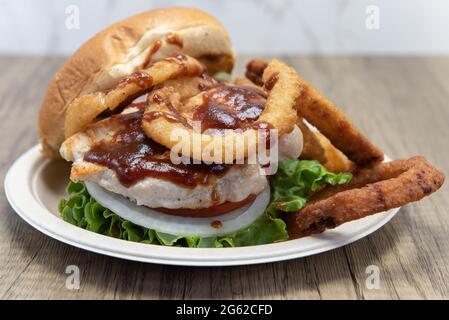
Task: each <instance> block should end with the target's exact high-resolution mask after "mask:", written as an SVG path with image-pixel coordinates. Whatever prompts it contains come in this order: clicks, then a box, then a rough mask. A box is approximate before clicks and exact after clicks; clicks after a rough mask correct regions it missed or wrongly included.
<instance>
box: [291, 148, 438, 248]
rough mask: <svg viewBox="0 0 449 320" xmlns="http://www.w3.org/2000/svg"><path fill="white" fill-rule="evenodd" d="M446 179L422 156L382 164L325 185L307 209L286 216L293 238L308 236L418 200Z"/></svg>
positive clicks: (436, 188) (433, 190)
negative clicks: (345, 180)
mask: <svg viewBox="0 0 449 320" xmlns="http://www.w3.org/2000/svg"><path fill="white" fill-rule="evenodd" d="M443 182H444V174H443V173H442V172H440V171H439V170H438V169H436V168H435V167H434V166H432V165H431V164H430V163H429V162H428V161H427V160H426V159H425V158H424V157H421V156H417V157H412V158H410V159H407V160H395V161H391V162H387V163H379V164H375V165H374V166H372V167H371V168H363V169H360V170H359V171H358V172H356V173H355V174H354V177H353V179H352V180H351V182H350V183H349V184H347V185H343V186H335V187H328V188H325V189H324V190H323V191H321V192H319V193H317V194H316V195H315V196H313V197H312V199H311V201H310V202H309V204H308V205H307V206H306V207H305V208H304V209H302V210H300V211H298V212H296V213H293V214H285V215H284V216H283V218H284V219H285V222H286V223H287V228H288V233H289V236H290V238H293V239H294V238H299V237H304V236H308V235H311V234H315V233H321V232H323V231H325V230H326V229H329V228H335V227H337V226H339V225H340V224H343V223H345V222H349V221H352V220H356V219H360V218H363V217H366V216H369V215H372V214H375V213H378V212H384V211H387V210H389V209H392V208H397V207H400V206H403V205H405V204H407V203H409V202H413V201H418V200H420V199H422V198H424V197H425V196H428V195H430V194H431V193H433V192H435V191H436V190H438V189H439V188H440V187H441V186H442V184H443Z"/></svg>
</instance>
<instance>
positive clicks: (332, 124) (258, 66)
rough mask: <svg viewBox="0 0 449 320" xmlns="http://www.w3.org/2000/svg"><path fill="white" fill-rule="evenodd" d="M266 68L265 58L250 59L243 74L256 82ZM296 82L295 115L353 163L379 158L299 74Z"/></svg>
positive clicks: (374, 148) (334, 107) (357, 131)
mask: <svg viewBox="0 0 449 320" xmlns="http://www.w3.org/2000/svg"><path fill="white" fill-rule="evenodd" d="M266 67H267V63H266V61H264V60H252V61H250V62H249V63H248V64H247V66H246V73H245V74H246V77H247V78H248V79H250V80H251V81H252V82H253V83H255V84H260V83H261V77H262V74H263V72H264V68H266ZM300 83H301V85H300V87H301V95H300V97H299V98H298V100H297V110H298V113H299V116H302V117H304V118H305V119H306V120H307V121H308V122H309V123H310V124H312V125H313V126H315V127H316V128H317V129H318V130H319V132H320V133H321V134H323V135H324V136H325V137H326V138H327V139H329V140H330V142H331V143H332V145H334V146H335V147H336V148H337V149H338V150H340V151H341V152H343V154H345V155H346V156H347V157H348V158H349V159H350V160H352V161H354V162H355V163H356V164H357V165H359V166H365V165H369V164H371V163H375V162H380V161H382V160H383V153H382V151H380V150H379V149H378V148H377V147H376V146H374V145H373V144H372V143H371V142H370V141H369V140H368V139H367V138H366V137H365V136H364V135H363V133H362V132H361V131H360V130H359V129H358V128H357V127H356V126H355V125H354V124H353V123H352V121H351V120H350V119H349V118H348V117H347V116H346V115H345V114H344V113H343V111H341V110H340V109H339V108H338V107H337V106H336V105H335V104H334V103H332V102H331V101H329V100H328V99H326V98H325V97H324V96H322V95H321V94H320V93H319V92H318V90H316V89H315V88H314V87H313V86H312V85H311V84H309V83H308V82H307V81H305V80H304V79H302V78H301V77H300Z"/></svg>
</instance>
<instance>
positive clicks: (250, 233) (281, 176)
mask: <svg viewBox="0 0 449 320" xmlns="http://www.w3.org/2000/svg"><path fill="white" fill-rule="evenodd" d="M351 178H352V176H351V174H350V173H338V174H335V173H332V172H329V171H327V170H326V169H325V168H324V167H323V166H322V165H321V164H320V163H319V162H318V161H309V160H286V161H283V162H281V163H280V164H279V169H278V172H277V173H276V174H275V175H274V176H273V177H271V201H270V204H269V205H268V208H267V210H266V212H265V214H263V215H262V216H261V217H259V218H258V219H257V220H256V221H255V222H253V223H252V224H251V225H250V226H248V227H246V228H244V229H241V230H239V231H236V232H234V233H232V234H229V235H226V236H222V237H207V238H202V237H199V236H175V235H172V234H167V233H163V232H159V231H157V230H153V229H148V228H145V227H141V226H138V225H135V224H133V223H132V222H130V221H127V220H124V219H122V218H120V217H119V216H118V215H116V214H115V213H113V212H112V211H110V210H108V209H106V208H104V207H103V206H101V205H100V204H99V203H98V202H97V201H96V200H95V199H94V198H92V197H91V196H90V194H89V193H88V191H87V189H86V186H85V185H84V184H83V183H82V182H80V183H75V182H69V184H68V186H67V189H66V191H67V194H68V198H67V199H61V201H60V202H59V206H58V208H59V212H60V213H61V216H62V218H63V219H64V220H65V221H67V222H69V223H71V224H73V225H76V226H78V227H81V228H84V229H86V230H89V231H92V232H96V233H100V234H103V235H106V236H109V237H114V238H118V239H123V240H128V241H135V242H141V243H147V244H157V245H164V246H177V247H189V248H225V247H240V246H253V245H259V244H268V243H274V242H278V241H284V240H287V239H288V233H287V230H286V225H285V223H284V221H282V219H280V218H279V217H278V216H279V213H281V212H295V211H298V210H300V209H302V208H303V207H304V206H305V205H306V203H307V199H308V197H309V196H310V195H311V194H313V192H315V191H317V190H320V189H321V188H322V187H324V186H325V185H328V184H330V185H337V184H344V183H347V182H349V181H350V180H351Z"/></svg>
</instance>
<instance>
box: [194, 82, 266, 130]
mask: <svg viewBox="0 0 449 320" xmlns="http://www.w3.org/2000/svg"><path fill="white" fill-rule="evenodd" d="M265 103H266V95H265V93H264V92H263V91H262V90H259V89H256V88H250V87H243V86H219V87H216V88H213V89H212V90H209V91H207V92H205V94H204V98H203V103H202V104H201V105H200V106H199V107H198V108H197V109H196V110H195V112H194V113H193V120H195V121H201V131H202V132H204V131H205V130H207V129H245V128H249V127H252V126H253V125H254V124H255V123H256V120H257V119H258V118H259V116H260V115H261V114H262V112H263V110H264V108H265Z"/></svg>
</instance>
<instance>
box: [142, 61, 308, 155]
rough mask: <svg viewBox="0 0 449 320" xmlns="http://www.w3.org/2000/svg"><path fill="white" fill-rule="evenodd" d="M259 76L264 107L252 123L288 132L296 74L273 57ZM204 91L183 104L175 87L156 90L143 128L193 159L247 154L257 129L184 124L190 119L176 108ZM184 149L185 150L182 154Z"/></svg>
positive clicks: (255, 141) (293, 121)
mask: <svg viewBox="0 0 449 320" xmlns="http://www.w3.org/2000/svg"><path fill="white" fill-rule="evenodd" d="M263 80H264V83H265V87H264V88H265V90H266V92H267V93H268V96H267V101H266V104H265V107H264V110H263V111H262V113H261V115H260V116H259V118H258V119H257V121H255V124H268V126H269V127H271V128H273V129H277V131H278V136H279V137H281V136H282V135H284V134H286V133H289V132H291V131H292V130H293V129H294V127H295V124H296V120H297V113H296V110H295V103H296V99H297V98H298V96H299V94H300V91H299V78H298V76H297V74H296V72H295V71H294V70H293V69H291V68H289V67H288V66H287V65H285V64H284V63H282V62H280V61H278V60H273V61H271V62H270V63H269V65H268V67H267V68H266V69H265V71H264V74H263ZM211 90H214V88H212V89H211ZM258 90H260V89H258ZM206 92H207V91H206ZM204 94H205V92H202V93H200V94H198V95H196V96H194V97H192V98H191V99H190V101H187V102H184V106H183V103H180V101H179V100H180V99H179V97H177V95H176V92H175V90H171V91H169V90H165V91H161V92H159V93H157V96H158V98H157V99H154V95H153V98H151V99H150V100H152V101H153V102H154V103H153V104H152V105H151V106H150V107H149V108H148V109H147V111H146V115H145V116H144V119H143V120H142V127H143V129H144V131H145V132H146V134H147V135H148V136H149V137H150V138H152V139H153V140H155V141H157V142H158V143H160V144H162V145H164V146H166V147H167V148H169V149H173V148H179V149H177V151H179V150H183V155H184V156H188V157H190V158H193V159H197V160H203V161H226V162H227V161H232V160H236V159H241V158H244V157H248V156H249V155H250V152H251V151H252V150H256V147H257V145H258V144H259V142H260V141H262V140H261V138H263V137H261V136H260V132H259V130H257V129H253V128H247V129H245V130H243V131H238V130H228V129H226V130H224V132H222V133H220V134H209V133H202V132H200V131H198V130H194V128H192V127H191V126H189V125H188V124H189V120H191V119H189V118H185V117H181V118H180V115H179V112H178V111H179V110H183V109H184V110H186V109H189V108H188V107H187V108H186V105H187V106H189V105H190V106H191V107H193V106H195V105H200V104H201V102H202V98H203V96H204ZM192 101H194V102H192ZM155 115H156V116H155ZM181 115H182V112H181ZM182 116H183V115H182ZM265 127H266V126H265ZM181 133H182V134H181ZM265 134H266V133H265ZM186 137H187V139H186ZM211 146H213V147H212V148H211ZM215 150H219V151H218V152H219V153H220V154H214V151H215ZM186 151H187V153H188V154H184V152H186Z"/></svg>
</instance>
